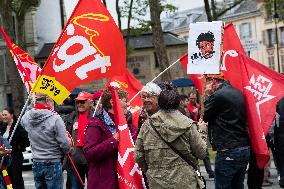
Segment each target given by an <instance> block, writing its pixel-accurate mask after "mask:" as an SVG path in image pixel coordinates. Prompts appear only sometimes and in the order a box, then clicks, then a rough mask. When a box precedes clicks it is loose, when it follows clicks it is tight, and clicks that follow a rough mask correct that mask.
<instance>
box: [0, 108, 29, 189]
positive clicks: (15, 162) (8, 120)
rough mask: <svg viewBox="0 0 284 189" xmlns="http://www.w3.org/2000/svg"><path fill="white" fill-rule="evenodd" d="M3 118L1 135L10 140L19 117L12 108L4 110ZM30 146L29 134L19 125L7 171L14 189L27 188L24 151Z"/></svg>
mask: <svg viewBox="0 0 284 189" xmlns="http://www.w3.org/2000/svg"><path fill="white" fill-rule="evenodd" d="M2 116H3V122H4V123H3V125H2V127H1V135H2V136H3V138H5V139H7V140H10V138H11V136H12V132H13V131H14V129H15V125H16V122H17V117H16V116H15V113H14V110H13V109H12V108H10V107H7V108H5V109H4V110H3V112H2ZM29 145H30V142H29V139H28V133H27V132H26V131H25V129H24V128H23V127H22V126H21V125H20V124H19V125H18V126H17V128H16V131H15V133H14V135H13V138H12V141H11V146H12V153H11V157H12V164H11V166H10V167H9V168H8V169H7V171H8V174H9V176H10V179H11V182H12V184H13V188H14V189H23V188H25V185H24V179H23V176H22V172H23V160H24V157H23V151H25V150H26V147H28V146H29Z"/></svg>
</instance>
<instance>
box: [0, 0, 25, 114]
mask: <svg viewBox="0 0 284 189" xmlns="http://www.w3.org/2000/svg"><path fill="white" fill-rule="evenodd" d="M0 3H1V4H0V9H1V15H2V17H3V28H4V30H5V32H6V33H7V35H8V36H9V37H10V38H11V40H13V41H15V38H14V33H15V31H14V28H13V17H12V10H11V6H10V5H9V3H11V1H10V0H1V1H0ZM6 64H7V78H8V85H10V87H11V92H12V100H13V108H14V110H15V113H16V114H19V112H20V111H21V109H22V108H23V104H24V85H23V82H22V80H21V78H20V75H19V72H18V69H17V67H16V64H15V63H14V61H13V59H12V57H11V54H10V53H9V51H8V50H7V52H6Z"/></svg>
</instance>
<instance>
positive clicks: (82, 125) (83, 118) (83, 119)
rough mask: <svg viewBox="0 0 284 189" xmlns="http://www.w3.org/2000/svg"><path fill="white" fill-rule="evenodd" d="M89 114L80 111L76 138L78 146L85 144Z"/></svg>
mask: <svg viewBox="0 0 284 189" xmlns="http://www.w3.org/2000/svg"><path fill="white" fill-rule="evenodd" d="M88 115H89V112H85V113H79V117H78V135H77V140H76V146H78V147H83V146H84V132H85V129H86V128H87V125H88Z"/></svg>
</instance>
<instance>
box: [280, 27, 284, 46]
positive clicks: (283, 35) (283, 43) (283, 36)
mask: <svg viewBox="0 0 284 189" xmlns="http://www.w3.org/2000/svg"><path fill="white" fill-rule="evenodd" d="M280 46H281V47H284V27H281V28H280Z"/></svg>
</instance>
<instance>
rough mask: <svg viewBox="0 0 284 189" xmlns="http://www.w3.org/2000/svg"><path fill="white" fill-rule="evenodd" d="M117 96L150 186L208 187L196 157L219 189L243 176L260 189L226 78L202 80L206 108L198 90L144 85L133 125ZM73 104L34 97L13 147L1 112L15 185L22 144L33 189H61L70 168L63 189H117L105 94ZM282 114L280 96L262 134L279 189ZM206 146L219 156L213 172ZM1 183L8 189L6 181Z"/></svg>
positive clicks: (239, 99)
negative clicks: (29, 163) (269, 124)
mask: <svg viewBox="0 0 284 189" xmlns="http://www.w3.org/2000/svg"><path fill="white" fill-rule="evenodd" d="M116 91H117V93H118V97H119V99H120V106H121V107H122V109H123V111H124V115H125V118H126V120H127V123H128V128H129V131H130V133H131V137H132V139H133V141H134V143H135V146H136V147H135V159H136V162H137V163H138V165H139V166H140V168H141V170H142V172H143V176H144V182H145V185H146V186H147V188H153V189H155V188H169V189H170V188H173V189H174V188H181V189H183V188H189V189H191V188H192V189H202V188H205V186H206V181H205V180H204V179H202V177H200V166H199V160H203V162H204V166H205V169H206V172H207V173H208V177H209V178H212V179H213V178H214V182H215V188H216V189H221V188H222V189H224V188H225V189H231V188H232V189H233V188H236V189H243V188H244V185H245V183H244V180H245V174H246V172H247V173H248V182H247V185H248V188H249V189H259V188H261V187H262V184H263V182H266V178H267V177H268V176H267V177H266V176H265V175H266V173H267V168H265V169H262V170H261V169H259V168H258V166H257V163H256V158H255V154H254V153H253V150H252V148H251V144H250V138H249V132H248V126H247V120H246V111H245V106H246V105H245V101H244V97H243V95H242V93H241V91H239V90H237V89H235V88H234V87H233V86H232V85H231V84H230V83H229V82H228V81H225V80H224V78H223V75H206V83H205V95H206V98H205V102H204V108H203V107H201V106H202V105H201V104H199V103H198V95H197V93H196V92H195V91H191V92H190V93H189V94H188V96H187V95H185V94H179V92H178V90H177V89H176V88H174V87H173V86H172V85H171V84H169V83H165V85H164V87H163V88H161V87H160V86H158V85H157V84H155V83H147V84H146V85H145V86H144V87H143V88H142V90H141V92H140V97H141V100H142V102H143V107H142V109H141V111H140V116H139V121H138V127H136V126H134V124H133V123H132V115H131V113H130V111H129V110H128V107H129V103H128V93H127V92H125V91H124V90H122V89H120V88H116ZM99 99H100V100H99ZM72 102H73V101H72V99H70V98H68V99H66V100H65V101H64V104H63V105H60V106H56V107H55V105H54V101H53V100H52V99H51V98H50V97H49V96H47V95H44V94H35V97H34V101H33V102H32V105H31V107H30V108H29V109H28V110H27V111H26V112H25V114H24V115H23V117H22V118H21V121H20V124H19V125H18V126H17V128H16V130H15V132H14V133H13V138H12V141H11V143H10V144H9V143H8V142H7V141H9V139H10V137H11V134H12V132H13V130H14V127H15V124H16V122H17V118H16V116H15V114H14V111H13V110H12V109H11V108H5V109H4V110H3V111H2V114H1V117H0V118H1V140H0V142H1V144H2V145H1V147H0V156H2V157H3V158H4V160H5V161H4V164H5V165H7V171H8V174H9V176H10V178H11V183H12V185H13V188H15V189H17V188H24V181H23V177H22V163H23V154H22V152H23V151H24V150H25V148H26V147H27V146H31V151H32V155H33V165H32V171H33V175H34V181H35V187H36V188H37V189H45V188H46V189H57V188H58V189H62V188H63V170H66V171H67V181H66V188H67V189H83V188H84V183H86V184H87V187H88V189H94V188H96V189H116V188H119V184H118V177H117V172H116V164H117V154H118V144H119V139H120V136H119V133H118V132H117V129H116V125H115V123H114V122H115V115H114V110H113V102H112V95H111V92H110V90H109V89H107V90H104V91H97V92H95V93H94V94H91V93H88V92H86V91H82V92H80V93H79V94H78V96H77V97H76V98H75V99H74V102H75V104H73V103H72ZM283 110H284V98H283V99H282V100H281V101H279V103H278V104H277V113H276V116H275V121H274V122H273V125H272V127H271V131H270V132H269V135H268V136H267V142H268V143H269V144H270V145H269V146H270V148H271V151H272V154H273V159H274V161H275V165H276V168H277V172H278V175H279V186H280V187H282V188H284V175H283V173H284V172H283V171H284V167H283V166H284V162H283V160H284V157H283V156H284V149H283V146H284V145H283V144H284V113H283ZM203 114H204V115H203ZM209 144H210V145H211V146H212V149H213V150H214V151H217V153H216V159H215V163H214V165H215V166H214V170H213V169H212V166H211V162H210V157H209V153H208V145H209ZM74 167H76V169H74ZM255 178H257V179H255ZM0 183H1V187H2V188H6V187H5V182H4V180H3V178H0Z"/></svg>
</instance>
